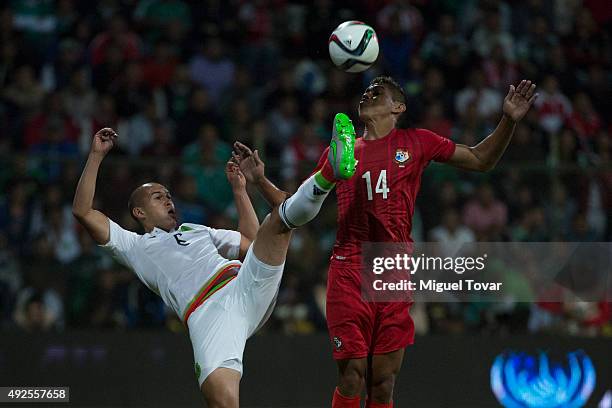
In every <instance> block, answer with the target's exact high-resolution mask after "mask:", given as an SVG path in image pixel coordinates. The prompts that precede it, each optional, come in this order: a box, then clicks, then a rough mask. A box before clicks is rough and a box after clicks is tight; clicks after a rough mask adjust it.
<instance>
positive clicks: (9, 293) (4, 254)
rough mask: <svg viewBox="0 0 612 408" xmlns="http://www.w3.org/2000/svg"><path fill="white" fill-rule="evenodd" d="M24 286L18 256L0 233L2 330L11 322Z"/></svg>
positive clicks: (0, 310) (0, 323)
mask: <svg viewBox="0 0 612 408" xmlns="http://www.w3.org/2000/svg"><path fill="white" fill-rule="evenodd" d="M0 229H1V228H0ZM22 284H23V277H22V271H21V268H20V264H19V258H18V254H17V252H16V251H14V250H12V249H11V248H10V247H9V246H8V242H7V238H6V236H5V235H4V234H2V233H0V328H4V326H7V324H8V322H9V321H10V320H11V317H12V311H13V305H14V304H15V301H16V296H17V292H18V291H19V289H20V288H21V285H22Z"/></svg>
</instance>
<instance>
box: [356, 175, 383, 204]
mask: <svg viewBox="0 0 612 408" xmlns="http://www.w3.org/2000/svg"><path fill="white" fill-rule="evenodd" d="M361 178H363V179H365V182H366V189H367V191H368V201H372V200H373V199H374V194H373V192H372V175H371V173H370V171H369V170H368V171H366V172H365V173H363V176H361ZM374 193H376V194H382V198H383V200H386V199H387V196H388V194H389V188H388V187H387V170H381V171H380V174H379V175H378V181H376V188H375V190H374Z"/></svg>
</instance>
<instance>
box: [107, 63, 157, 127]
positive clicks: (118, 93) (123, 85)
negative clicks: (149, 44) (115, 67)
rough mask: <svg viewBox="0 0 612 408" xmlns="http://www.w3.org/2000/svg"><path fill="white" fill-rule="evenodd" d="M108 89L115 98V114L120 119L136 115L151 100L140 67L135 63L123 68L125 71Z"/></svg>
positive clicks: (149, 91)
mask: <svg viewBox="0 0 612 408" xmlns="http://www.w3.org/2000/svg"><path fill="white" fill-rule="evenodd" d="M110 89H111V90H112V91H113V94H114V97H115V103H116V105H117V113H118V114H119V116H120V117H122V118H128V117H130V116H133V115H135V114H137V113H138V112H139V111H141V110H143V109H144V108H145V107H146V106H147V105H148V103H149V101H150V100H151V99H152V98H151V94H152V92H151V90H150V89H149V88H148V87H147V85H146V83H145V82H144V80H143V77H142V69H141V66H140V65H138V64H137V63H135V62H133V63H129V64H127V65H126V66H125V70H124V71H123V72H122V74H121V76H120V77H119V78H118V79H117V81H115V82H114V83H113V84H112V86H111V87H110Z"/></svg>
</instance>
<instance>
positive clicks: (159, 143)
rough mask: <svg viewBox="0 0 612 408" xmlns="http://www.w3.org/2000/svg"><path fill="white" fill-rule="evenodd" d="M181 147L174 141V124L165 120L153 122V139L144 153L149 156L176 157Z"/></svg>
mask: <svg viewBox="0 0 612 408" xmlns="http://www.w3.org/2000/svg"><path fill="white" fill-rule="evenodd" d="M180 152H181V151H180V149H179V148H178V147H177V146H176V144H175V143H174V125H173V124H171V123H170V122H168V121H165V120H157V121H155V122H154V124H153V140H152V141H151V143H149V144H148V145H147V146H145V148H144V149H142V155H143V156H148V157H151V156H153V157H160V158H168V157H176V156H179V155H180Z"/></svg>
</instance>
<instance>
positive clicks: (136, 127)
mask: <svg viewBox="0 0 612 408" xmlns="http://www.w3.org/2000/svg"><path fill="white" fill-rule="evenodd" d="M157 119H158V115H157V109H156V106H155V101H154V100H152V99H150V100H148V101H147V103H146V105H145V106H144V110H143V111H138V113H136V114H135V115H134V116H132V117H131V118H129V119H128V120H126V121H123V122H121V123H119V126H118V128H117V132H118V134H119V135H121V136H122V137H120V138H119V139H118V143H119V146H120V147H121V148H122V149H123V150H125V151H126V152H127V153H129V154H130V155H131V156H140V154H141V152H142V150H143V149H144V148H145V147H146V146H149V145H150V144H151V143H152V142H153V133H154V128H155V123H156V121H157Z"/></svg>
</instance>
